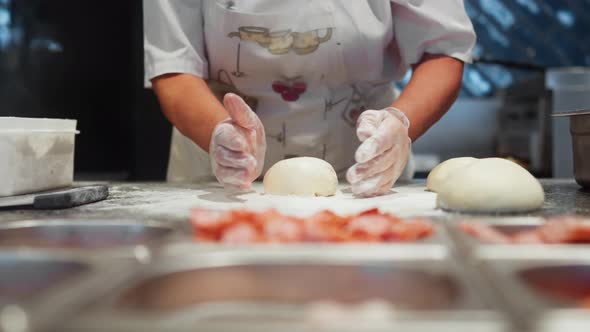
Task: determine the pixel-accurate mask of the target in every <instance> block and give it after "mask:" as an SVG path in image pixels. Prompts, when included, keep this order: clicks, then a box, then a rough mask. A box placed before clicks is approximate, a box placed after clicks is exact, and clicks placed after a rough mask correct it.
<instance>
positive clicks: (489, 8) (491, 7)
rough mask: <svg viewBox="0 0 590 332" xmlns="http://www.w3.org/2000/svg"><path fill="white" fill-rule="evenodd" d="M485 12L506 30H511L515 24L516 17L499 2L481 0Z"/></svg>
mask: <svg viewBox="0 0 590 332" xmlns="http://www.w3.org/2000/svg"><path fill="white" fill-rule="evenodd" d="M479 3H480V5H481V7H482V8H483V10H485V11H486V12H487V13H488V14H489V15H490V16H492V17H493V18H494V19H495V20H496V22H498V23H499V24H500V25H501V26H502V28H504V29H505V30H508V29H510V28H511V27H512V26H513V25H514V23H515V21H516V20H515V19H514V15H513V14H512V12H511V11H510V10H508V8H506V6H504V4H503V3H502V2H500V1H499V0H479Z"/></svg>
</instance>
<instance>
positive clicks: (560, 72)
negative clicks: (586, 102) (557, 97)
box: [545, 67, 590, 90]
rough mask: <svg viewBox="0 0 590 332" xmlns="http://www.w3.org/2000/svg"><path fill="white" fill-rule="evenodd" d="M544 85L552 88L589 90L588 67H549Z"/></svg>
mask: <svg viewBox="0 0 590 332" xmlns="http://www.w3.org/2000/svg"><path fill="white" fill-rule="evenodd" d="M545 85H546V86H547V88H549V89H552V90H590V67H565V68H553V69H549V70H548V71H547V76H546V78H545Z"/></svg>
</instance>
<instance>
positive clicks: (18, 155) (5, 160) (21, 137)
mask: <svg viewBox="0 0 590 332" xmlns="http://www.w3.org/2000/svg"><path fill="white" fill-rule="evenodd" d="M77 133H78V131H77V130H76V120H57V119H31V118H9V117H0V197H2V196H14V195H21V194H27V193H32V192H38V191H42V190H49V189H55V188H60V187H67V186H70V185H71V184H72V182H73V177H74V145H75V137H76V134H77Z"/></svg>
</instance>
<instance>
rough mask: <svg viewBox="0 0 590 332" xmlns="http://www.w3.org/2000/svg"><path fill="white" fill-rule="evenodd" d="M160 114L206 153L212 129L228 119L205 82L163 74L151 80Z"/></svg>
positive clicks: (194, 77)
mask: <svg viewBox="0 0 590 332" xmlns="http://www.w3.org/2000/svg"><path fill="white" fill-rule="evenodd" d="M152 85H153V88H154V91H155V93H156V95H157V96H158V100H159V101H160V107H161V108H162V112H163V113H164V115H165V116H166V118H168V120H169V121H170V122H172V124H173V125H174V126H175V127H176V128H178V130H179V131H180V132H181V133H182V134H183V135H184V136H186V137H188V138H190V139H191V140H192V141H193V142H195V143H196V144H197V145H199V146H200V147H201V148H202V149H203V150H205V151H209V143H210V141H211V134H212V133H213V129H215V126H216V125H217V124H218V123H219V122H221V121H223V120H225V119H227V118H228V113H227V111H226V110H225V108H224V107H223V105H222V104H221V103H220V102H219V101H218V100H217V98H216V97H215V95H214V94H213V93H212V92H211V90H210V89H209V87H208V86H207V83H206V82H205V80H203V79H202V78H200V77H197V76H194V75H190V74H166V75H162V76H158V77H156V78H154V79H153V80H152Z"/></svg>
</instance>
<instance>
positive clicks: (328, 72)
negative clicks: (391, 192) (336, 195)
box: [167, 0, 413, 182]
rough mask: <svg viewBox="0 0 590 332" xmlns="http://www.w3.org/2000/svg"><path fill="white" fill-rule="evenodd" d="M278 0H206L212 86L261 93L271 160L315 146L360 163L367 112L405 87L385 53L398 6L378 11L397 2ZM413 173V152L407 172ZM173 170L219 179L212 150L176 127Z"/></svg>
mask: <svg viewBox="0 0 590 332" xmlns="http://www.w3.org/2000/svg"><path fill="white" fill-rule="evenodd" d="M272 1H274V0H267V1H258V2H257V3H258V4H260V3H261V2H268V3H266V7H265V9H264V10H261V9H260V8H249V7H248V4H247V3H246V2H240V1H226V0H211V1H204V3H203V15H204V28H203V29H204V32H205V36H204V38H205V45H206V48H207V58H208V63H209V78H210V80H212V82H211V84H210V87H211V88H212V89H214V90H215V89H217V88H218V87H223V88H225V89H228V88H232V89H235V90H236V91H237V92H239V93H240V94H241V95H244V96H248V99H249V100H254V101H255V104H256V108H255V112H256V113H257V114H258V116H259V117H260V120H261V121H262V123H263V124H264V127H265V130H266V135H267V152H266V159H265V165H264V166H265V170H266V169H268V168H269V167H270V166H272V165H273V164H274V163H276V162H277V161H279V160H282V159H285V158H290V157H295V156H311V157H317V158H322V159H324V160H326V161H328V162H329V163H330V164H332V165H333V166H334V168H335V169H336V171H337V173H338V174H339V175H340V176H342V175H343V174H344V173H345V172H346V170H347V169H348V168H349V167H350V166H352V165H353V164H354V153H355V151H356V149H357V147H358V145H359V141H358V139H357V136H356V132H355V124H356V120H357V118H358V116H359V115H360V113H361V112H362V111H364V110H367V109H382V108H385V107H388V106H390V105H391V103H392V102H393V101H394V99H395V98H396V97H397V93H396V91H395V89H394V86H393V83H392V82H393V80H394V78H395V77H394V72H395V70H394V68H388V61H385V60H384V59H386V57H388V56H389V55H388V54H387V45H388V44H389V42H390V41H391V40H392V34H393V31H392V24H391V15H385V14H384V15H382V16H381V17H379V16H378V15H376V14H375V13H376V11H379V10H382V11H385V12H388V11H390V9H389V3H388V2H382V3H383V4H385V7H384V8H372V7H371V6H370V5H369V4H368V2H366V1H358V2H356V1H355V2H354V3H355V5H351V4H350V3H348V4H347V5H346V6H347V7H351V6H353V7H354V6H356V7H357V8H354V9H353V10H355V11H366V12H367V14H366V15H358V16H359V17H364V18H367V17H372V20H367V19H365V20H363V21H361V22H354V21H352V22H351V18H350V17H349V16H347V15H346V11H343V10H339V8H337V7H338V4H337V3H334V2H332V1H280V2H275V3H272ZM241 3H246V4H245V5H241ZM349 10H350V8H349ZM367 35H369V36H370V37H371V38H366V37H367ZM392 66H393V64H392ZM222 90H223V89H222ZM410 159H411V158H410ZM263 174H264V173H263ZM412 175H413V163H412V162H409V163H408V167H406V171H405V172H404V175H402V179H411V177H412ZM167 178H168V180H169V181H182V182H194V181H203V180H212V179H214V177H213V174H212V172H211V166H210V161H209V156H208V154H207V153H206V152H205V151H203V150H202V149H200V148H199V147H198V146H197V145H196V144H194V143H193V142H192V141H190V140H189V139H187V138H186V137H185V136H183V135H182V134H180V132H179V131H178V130H176V129H174V132H173V137H172V147H171V151H170V161H169V167H168V176H167Z"/></svg>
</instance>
